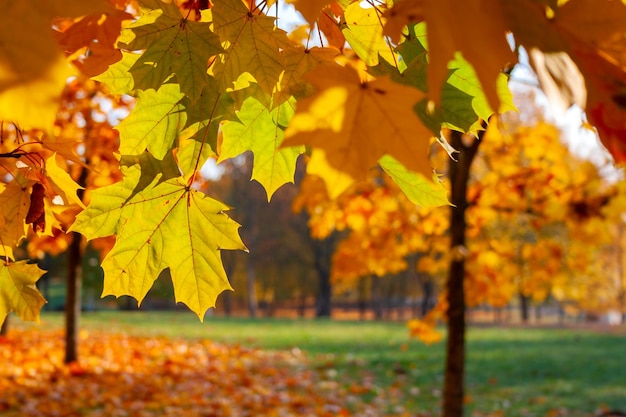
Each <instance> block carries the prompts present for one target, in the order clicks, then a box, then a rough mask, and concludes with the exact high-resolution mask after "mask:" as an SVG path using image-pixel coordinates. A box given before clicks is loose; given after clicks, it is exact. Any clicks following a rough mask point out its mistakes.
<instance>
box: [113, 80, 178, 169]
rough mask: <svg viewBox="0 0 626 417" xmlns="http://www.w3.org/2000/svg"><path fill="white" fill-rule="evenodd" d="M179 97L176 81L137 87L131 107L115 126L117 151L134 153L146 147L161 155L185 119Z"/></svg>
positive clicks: (151, 151)
mask: <svg viewBox="0 0 626 417" xmlns="http://www.w3.org/2000/svg"><path fill="white" fill-rule="evenodd" d="M183 97H184V95H183V93H181V91H180V86H179V85H178V84H163V85H162V86H161V87H160V88H159V89H158V90H156V91H155V90H153V89H149V90H144V91H141V90H140V91H138V92H137V105H136V106H135V109H134V111H133V112H132V113H131V114H130V115H129V116H128V117H127V118H125V119H124V120H122V122H121V123H120V124H119V125H118V126H117V130H118V131H119V132H120V153H121V154H123V155H138V154H141V153H143V152H144V151H145V150H146V149H147V150H148V151H149V152H150V153H151V154H152V155H154V156H155V158H157V159H163V158H164V157H165V155H166V154H167V153H168V152H169V151H170V150H171V149H172V146H174V144H175V140H176V138H177V137H178V134H179V132H180V131H181V130H182V129H183V126H185V124H186V122H187V113H186V112H185V108H184V106H183V105H182V103H181V102H182V100H183Z"/></svg>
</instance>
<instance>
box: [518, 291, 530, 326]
mask: <svg viewBox="0 0 626 417" xmlns="http://www.w3.org/2000/svg"><path fill="white" fill-rule="evenodd" d="M519 308H520V314H521V318H522V323H524V324H528V319H529V318H530V311H529V310H530V298H529V297H528V296H526V295H524V294H522V292H521V291H520V293H519Z"/></svg>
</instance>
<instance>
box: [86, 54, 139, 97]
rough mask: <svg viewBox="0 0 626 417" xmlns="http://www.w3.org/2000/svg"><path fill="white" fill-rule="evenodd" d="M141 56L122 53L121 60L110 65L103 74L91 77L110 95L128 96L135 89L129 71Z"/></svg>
mask: <svg viewBox="0 0 626 417" xmlns="http://www.w3.org/2000/svg"><path fill="white" fill-rule="evenodd" d="M140 56H141V55H139V54H133V53H130V52H124V51H122V59H121V60H119V61H117V62H116V63H115V64H113V65H110V66H109V68H107V70H106V71H104V72H103V73H101V74H99V75H96V76H95V77H92V79H94V80H96V81H100V82H101V83H102V84H104V85H105V86H106V87H107V88H108V89H109V91H110V92H111V93H112V94H130V93H131V92H132V91H133V90H134V88H135V82H134V80H133V74H132V73H131V72H130V69H131V68H133V66H134V65H135V64H136V63H137V60H138V59H139V57H140Z"/></svg>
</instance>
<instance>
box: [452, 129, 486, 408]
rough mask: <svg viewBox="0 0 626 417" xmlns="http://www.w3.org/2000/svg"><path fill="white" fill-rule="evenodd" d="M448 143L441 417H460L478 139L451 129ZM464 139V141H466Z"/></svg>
mask: <svg viewBox="0 0 626 417" xmlns="http://www.w3.org/2000/svg"><path fill="white" fill-rule="evenodd" d="M450 142H451V145H452V146H453V147H454V148H455V149H457V150H458V151H459V153H458V154H455V156H457V157H458V162H455V161H450V164H449V166H450V170H449V175H450V183H451V187H452V190H451V195H450V202H451V203H452V207H451V211H450V234H451V239H450V250H451V253H452V259H451V261H450V269H449V271H448V280H447V283H446V291H447V294H448V313H447V316H448V339H447V344H446V369H445V378H444V386H443V417H462V416H463V397H464V380H465V291H464V288H463V284H464V278H465V257H466V255H467V248H466V247H465V230H466V223H465V211H466V209H467V206H468V203H467V184H468V180H469V172H470V166H471V164H472V160H473V159H474V156H475V155H476V151H477V150H478V145H479V143H480V141H479V140H475V139H473V138H472V139H471V141H470V140H469V139H468V138H463V135H462V134H460V133H459V132H454V131H453V132H451V134H450ZM466 142H467V143H466Z"/></svg>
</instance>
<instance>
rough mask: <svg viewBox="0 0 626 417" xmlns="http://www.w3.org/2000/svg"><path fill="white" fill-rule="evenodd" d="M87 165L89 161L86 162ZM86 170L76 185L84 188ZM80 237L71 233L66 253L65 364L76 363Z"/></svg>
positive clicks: (80, 196) (82, 190) (79, 295)
mask: <svg viewBox="0 0 626 417" xmlns="http://www.w3.org/2000/svg"><path fill="white" fill-rule="evenodd" d="M87 163H89V161H87ZM87 175H88V172H87V169H85V168H82V169H81V172H80V177H79V178H78V181H77V182H78V185H80V186H81V187H84V186H85V183H86V181H87ZM84 193H85V190H84V189H79V190H78V191H77V192H76V194H77V196H78V198H80V199H81V200H82V199H83V194H84ZM81 241H82V235H81V234H80V233H77V232H72V242H71V243H70V247H69V248H68V253H67V282H66V286H67V288H66V297H65V359H64V361H65V363H70V362H76V361H77V360H78V323H79V320H80V309H81V304H82V303H81V301H82V300H81V294H80V290H81V287H82V285H83V272H82V259H83V254H82V251H81V247H80V245H81Z"/></svg>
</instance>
